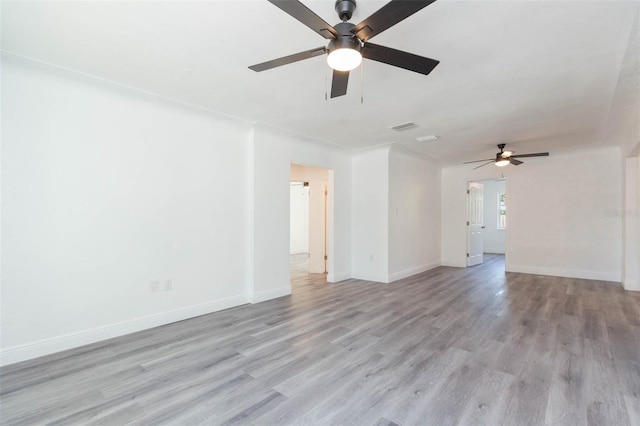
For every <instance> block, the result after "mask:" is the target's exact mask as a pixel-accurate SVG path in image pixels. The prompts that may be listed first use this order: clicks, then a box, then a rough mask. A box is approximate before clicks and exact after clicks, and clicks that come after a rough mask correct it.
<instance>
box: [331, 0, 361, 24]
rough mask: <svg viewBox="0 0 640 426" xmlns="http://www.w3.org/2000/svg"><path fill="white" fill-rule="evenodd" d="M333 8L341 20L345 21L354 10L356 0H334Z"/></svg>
mask: <svg viewBox="0 0 640 426" xmlns="http://www.w3.org/2000/svg"><path fill="white" fill-rule="evenodd" d="M335 8H336V12H337V13H338V16H339V17H340V19H341V20H342V22H347V21H348V20H349V19H351V16H353V11H354V10H356V0H336V7H335Z"/></svg>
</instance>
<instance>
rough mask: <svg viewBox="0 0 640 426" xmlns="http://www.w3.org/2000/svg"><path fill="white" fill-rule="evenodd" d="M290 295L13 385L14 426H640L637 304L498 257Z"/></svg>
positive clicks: (4, 395) (113, 343) (58, 362)
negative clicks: (507, 265)
mask: <svg viewBox="0 0 640 426" xmlns="http://www.w3.org/2000/svg"><path fill="white" fill-rule="evenodd" d="M324 277H325V276H324V274H317V275H309V274H306V275H304V276H300V277H298V278H296V279H295V280H296V282H295V283H294V291H293V295H292V296H290V297H283V298H280V299H277V300H272V301H268V302H264V303H259V304H255V305H245V306H241V307H237V308H233V309H229V310H226V311H223V312H218V313H214V314H210V315H205V316H202V317H198V318H194V319H191V320H187V321H182V322H179V323H175V324H170V325H167V326H164V327H159V328H156V329H152V330H147V331H144V332H140V333H135V334H132V335H128V336H124V337H121V338H117V339H112V340H110V341H106V342H102V343H99V344H94V345H90V346H86V347H83V348H78V349H75V350H72V351H67V352H65V353H60V354H56V355H53V356H49V357H44V358H41V359H38V360H33V361H28V362H25V363H21V364H17V365H13V366H8V367H6V368H2V369H1V370H0V378H1V385H2V387H1V391H0V394H1V398H0V403H1V412H2V423H3V424H42V423H52V424H83V425H84V424H111V425H122V424H129V423H132V424H153V425H157V424H176V425H183V424H256V425H276V424H308V425H322V424H357V425H390V424H394V423H396V424H405V425H411V424H421V425H431V424H433V425H442V424H465V425H467V424H487V425H498V424H509V425H524V424H531V425H543V424H548V425H551V424H563V425H574V424H575V425H587V424H594V425H595V424H599V425H628V424H632V425H639V424H640V294H637V293H629V292H625V291H623V290H622V288H621V286H620V285H619V284H615V283H606V282H599V281H587V280H578V279H568V278H552V277H542V276H534V275H525V274H511V273H509V274H506V275H505V273H504V265H503V259H502V257H501V256H488V258H487V261H486V263H485V264H483V265H480V266H476V267H473V268H467V269H456V268H447V267H440V268H437V269H434V270H431V271H428V272H426V273H423V274H420V275H417V276H415V277H411V278H408V279H405V280H402V281H399V282H396V283H393V284H374V283H370V282H365V281H357V280H349V281H345V282H342V283H339V284H327V283H326V282H325V281H324Z"/></svg>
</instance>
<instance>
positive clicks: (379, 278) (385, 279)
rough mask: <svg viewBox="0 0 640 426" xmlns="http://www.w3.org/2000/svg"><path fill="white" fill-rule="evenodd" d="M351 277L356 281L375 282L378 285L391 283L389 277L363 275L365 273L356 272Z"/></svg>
mask: <svg viewBox="0 0 640 426" xmlns="http://www.w3.org/2000/svg"><path fill="white" fill-rule="evenodd" d="M351 275H352V277H353V278H355V279H356V280H363V281H373V282H377V283H388V282H389V281H388V279H389V277H387V276H385V275H377V274H367V273H364V274H363V273H360V272H354V273H353V274H351Z"/></svg>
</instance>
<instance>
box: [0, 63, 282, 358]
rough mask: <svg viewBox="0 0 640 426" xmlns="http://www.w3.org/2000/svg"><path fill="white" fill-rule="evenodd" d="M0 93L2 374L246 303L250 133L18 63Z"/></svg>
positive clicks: (239, 125)
mask: <svg viewBox="0 0 640 426" xmlns="http://www.w3.org/2000/svg"><path fill="white" fill-rule="evenodd" d="M2 86H3V91H2V105H3V108H2V124H3V126H2V154H3V155H2V230H3V235H2V266H3V267H2V277H1V278H2V289H1V292H2V293H1V299H2V301H1V303H2V306H1V308H2V333H1V335H2V340H1V346H2V362H3V363H10V362H14V361H16V360H20V359H25V358H29V357H33V356H37V355H41V354H44V353H49V352H54V351H57V350H61V349H66V348H68V347H73V346H77V345H80V344H85V343H89V342H91V341H96V340H100V339H104V338H108V337H112V336H115V335H120V334H124V333H127V332H131V331H135V330H139V329H143V328H148V327H150V326H154V325H158V324H163V323H167V322H172V321H175V320H179V319H183V318H188V317H191V316H195V315H199V314H202V313H206V312H210V311H213V310H217V309H221V308H226V307H229V306H234V305H237V304H241V303H246V302H247V300H248V299H247V278H248V277H247V270H248V266H249V265H248V263H247V260H246V259H247V252H248V247H247V241H248V228H247V215H246V213H247V212H248V197H247V194H246V192H245V191H244V190H242V189H243V188H244V187H245V186H246V185H247V175H248V169H247V166H248V163H247V161H246V159H247V155H248V148H249V139H248V138H249V135H250V127H249V126H248V125H247V124H245V123H243V122H240V121H236V120H232V119H228V118H224V117H221V116H218V115H215V114H211V113H207V112H203V111H200V110H197V109H193V108H189V107H185V106H182V105H179V104H176V103H172V102H167V101H164V100H162V99H159V98H156V97H152V96H147V95H144V94H141V93H139V92H135V91H132V90H128V89H124V88H121V87H119V86H116V85H112V84H108V83H105V82H101V81H97V80H92V79H88V78H84V77H81V76H78V75H76V74H72V73H69V72H66V71H59V70H56V69H54V68H51V67H45V66H41V65H34V64H33V63H29V62H26V61H23V60H19V59H16V58H13V57H10V56H6V57H3V63H2ZM229 182H233V183H234V185H230V184H229ZM236 183H237V186H236ZM285 205H287V202H285ZM287 252H288V249H287ZM285 254H286V253H285ZM167 280H171V287H172V290H170V291H165V290H164V288H165V285H166V284H167ZM154 282H156V283H157V286H158V287H159V289H158V291H157V292H153V291H152V289H151V287H152V283H154Z"/></svg>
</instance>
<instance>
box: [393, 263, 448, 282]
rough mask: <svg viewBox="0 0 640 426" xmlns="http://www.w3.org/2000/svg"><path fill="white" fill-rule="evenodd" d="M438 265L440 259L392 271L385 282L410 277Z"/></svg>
mask: <svg viewBox="0 0 640 426" xmlns="http://www.w3.org/2000/svg"><path fill="white" fill-rule="evenodd" d="M438 266H440V261H437V262H431V263H427V264H425V265H421V266H416V267H413V268H409V269H405V270H404V271H399V272H394V273H393V274H389V277H388V281H387V282H390V283H392V282H394V281H398V280H401V279H403V278H407V277H410V276H412V275H416V274H419V273H422V272H425V271H428V270H429V269H433V268H437V267H438Z"/></svg>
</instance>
